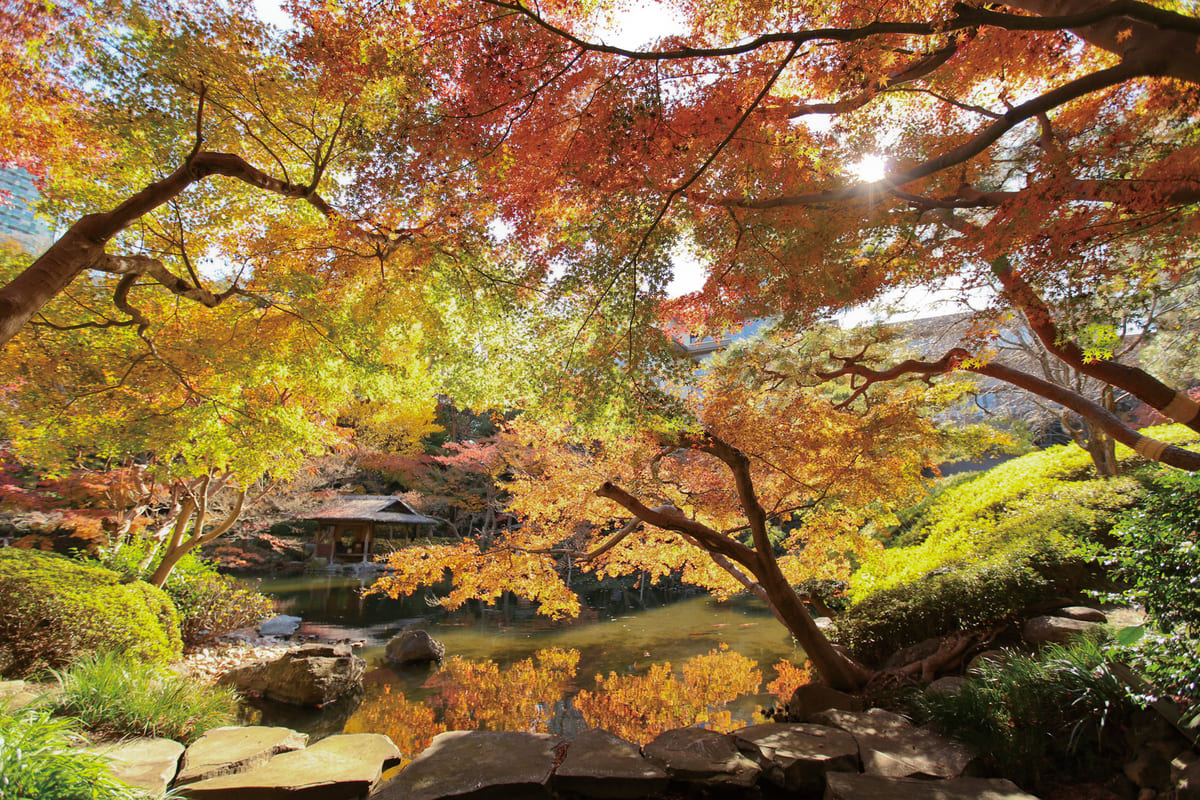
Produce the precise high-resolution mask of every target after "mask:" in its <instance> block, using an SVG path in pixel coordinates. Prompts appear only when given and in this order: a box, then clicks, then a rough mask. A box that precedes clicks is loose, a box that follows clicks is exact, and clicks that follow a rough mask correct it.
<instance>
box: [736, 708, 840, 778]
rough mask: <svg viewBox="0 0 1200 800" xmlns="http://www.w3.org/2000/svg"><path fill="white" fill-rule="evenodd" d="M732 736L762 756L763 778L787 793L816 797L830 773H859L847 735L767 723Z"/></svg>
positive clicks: (815, 727)
mask: <svg viewBox="0 0 1200 800" xmlns="http://www.w3.org/2000/svg"><path fill="white" fill-rule="evenodd" d="M730 735H731V736H733V737H734V739H736V740H737V741H738V743H739V745H740V744H741V743H742V742H747V743H749V744H750V745H751V747H744V748H742V749H744V750H749V751H751V752H753V750H754V749H755V748H757V750H758V751H759V752H760V753H762V759H761V760H760V763H761V764H762V769H763V775H764V776H765V777H766V779H767V780H768V781H770V782H771V783H773V784H775V785H776V786H779V787H780V788H783V789H786V790H787V791H789V792H808V793H814V794H815V793H819V792H820V791H821V789H822V788H824V786H825V775H826V773H829V772H858V742H857V741H855V739H854V737H853V736H851V735H850V734H849V733H847V732H846V731H843V730H840V729H838V728H830V727H827V726H824V725H810V724H794V725H788V724H781V723H767V724H764V725H751V726H750V727H748V728H742V729H741V730H736V731H734V732H733V733H732V734H730Z"/></svg>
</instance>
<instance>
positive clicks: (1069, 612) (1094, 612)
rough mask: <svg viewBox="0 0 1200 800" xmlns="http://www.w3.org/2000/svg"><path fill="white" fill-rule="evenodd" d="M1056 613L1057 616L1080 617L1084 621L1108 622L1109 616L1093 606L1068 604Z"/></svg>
mask: <svg viewBox="0 0 1200 800" xmlns="http://www.w3.org/2000/svg"><path fill="white" fill-rule="evenodd" d="M1054 615H1055V616H1056V617H1067V618H1068V619H1078V620H1082V621H1084V622H1108V617H1107V616H1105V614H1104V612H1103V611H1100V610H1099V609H1095V608H1091V607H1090V606H1067V607H1066V608H1060V609H1059V610H1058V611H1055V612H1054Z"/></svg>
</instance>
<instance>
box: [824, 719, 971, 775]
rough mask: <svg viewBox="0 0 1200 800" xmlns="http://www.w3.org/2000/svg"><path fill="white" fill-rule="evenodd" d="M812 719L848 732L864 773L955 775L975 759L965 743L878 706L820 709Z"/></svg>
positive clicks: (960, 772)
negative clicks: (850, 708) (842, 709)
mask: <svg viewBox="0 0 1200 800" xmlns="http://www.w3.org/2000/svg"><path fill="white" fill-rule="evenodd" d="M813 722H816V723H818V724H822V725H832V726H833V727H836V728H841V729H842V730H844V731H846V732H847V733H849V734H851V735H852V736H853V737H854V738H855V740H856V741H857V742H858V753H859V756H860V757H861V758H862V765H863V772H865V773H867V774H868V775H884V776H887V777H891V778H905V777H909V776H916V777H929V778H957V777H958V776H960V775H962V774H963V771H964V770H966V769H967V767H968V766H969V765H970V764H971V762H973V761H974V760H975V754H974V753H972V752H971V751H970V750H969V749H968V748H967V747H966V746H964V745H962V744H959V743H958V742H955V741H952V740H950V739H947V738H945V737H943V736H939V735H938V734H936V733H934V732H933V731H931V730H928V729H927V728H918V727H916V726H915V725H913V724H912V723H911V722H909V721H908V720H906V719H905V718H904V717H902V716H900V715H899V714H892V713H891V712H888V711H884V710H883V709H879V708H873V709H871V710H870V711H865V712H854V711H822V712H821V713H820V714H817V715H816V716H815V717H814V718H813Z"/></svg>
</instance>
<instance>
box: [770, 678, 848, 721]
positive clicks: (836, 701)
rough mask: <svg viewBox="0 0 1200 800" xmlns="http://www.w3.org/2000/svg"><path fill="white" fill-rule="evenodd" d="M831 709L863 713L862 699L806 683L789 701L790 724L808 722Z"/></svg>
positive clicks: (819, 684) (819, 685)
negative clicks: (814, 715)
mask: <svg viewBox="0 0 1200 800" xmlns="http://www.w3.org/2000/svg"><path fill="white" fill-rule="evenodd" d="M830 708H838V709H841V710H842V711H862V710H863V701H862V698H861V697H855V696H854V695H852V694H847V693H846V692H841V691H838V690H837V689H833V688H830V687H829V686H825V685H824V684H821V683H806V684H803V685H801V686H797V687H796V690H795V691H794V692H792V696H791V698H789V699H788V701H787V715H788V720H789V721H790V722H808V721H809V718H811V717H812V715H813V714H816V713H817V712H820V711H825V710H827V709H830Z"/></svg>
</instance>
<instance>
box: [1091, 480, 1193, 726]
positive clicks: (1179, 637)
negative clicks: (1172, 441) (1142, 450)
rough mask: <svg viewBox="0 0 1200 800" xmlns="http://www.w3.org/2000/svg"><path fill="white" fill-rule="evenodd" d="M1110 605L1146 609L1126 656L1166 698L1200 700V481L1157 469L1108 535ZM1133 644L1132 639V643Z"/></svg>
mask: <svg viewBox="0 0 1200 800" xmlns="http://www.w3.org/2000/svg"><path fill="white" fill-rule="evenodd" d="M1113 533H1114V534H1115V535H1116V536H1117V538H1118V540H1119V542H1120V544H1119V546H1118V547H1116V548H1114V549H1113V550H1112V552H1111V556H1112V566H1113V573H1114V575H1115V576H1116V577H1117V579H1118V580H1122V581H1124V582H1126V583H1127V584H1128V586H1129V588H1128V589H1127V590H1126V591H1125V592H1123V593H1120V594H1118V595H1116V596H1114V597H1113V598H1110V599H1116V600H1118V601H1120V602H1124V603H1127V604H1131V605H1140V606H1142V607H1144V608H1145V609H1146V613H1147V617H1148V622H1149V623H1150V629H1149V630H1147V631H1146V632H1145V636H1144V637H1143V638H1142V639H1141V640H1140V641H1137V642H1136V643H1134V644H1133V646H1132V647H1131V648H1130V650H1129V652H1128V653H1126V654H1125V655H1124V657H1126V658H1128V659H1129V660H1130V661H1132V662H1133V663H1134V664H1135V665H1136V666H1137V667H1138V669H1139V670H1140V671H1141V672H1142V673H1143V674H1144V675H1146V677H1148V678H1150V679H1151V681H1152V682H1153V683H1154V684H1155V685H1156V686H1157V687H1158V689H1159V690H1160V691H1161V692H1163V693H1165V694H1168V695H1174V696H1177V697H1180V698H1188V699H1190V700H1191V702H1193V703H1195V702H1196V698H1200V563H1198V559H1200V475H1196V474H1188V473H1180V472H1174V471H1167V470H1162V471H1160V472H1159V473H1158V474H1156V475H1155V477H1154V478H1153V479H1152V481H1151V482H1150V486H1149V488H1148V491H1147V495H1146V499H1145V501H1144V502H1143V503H1142V505H1141V506H1140V507H1138V508H1136V509H1131V510H1130V511H1128V512H1126V513H1125V514H1124V515H1123V516H1122V517H1121V518H1120V520H1119V521H1118V522H1117V524H1116V526H1115V527H1114V529H1113ZM1131 638H1132V637H1131Z"/></svg>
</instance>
